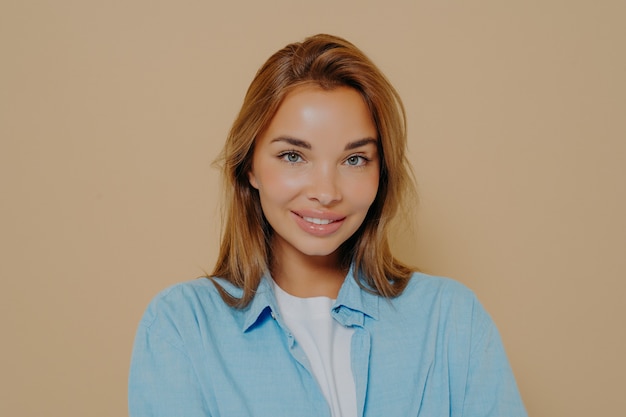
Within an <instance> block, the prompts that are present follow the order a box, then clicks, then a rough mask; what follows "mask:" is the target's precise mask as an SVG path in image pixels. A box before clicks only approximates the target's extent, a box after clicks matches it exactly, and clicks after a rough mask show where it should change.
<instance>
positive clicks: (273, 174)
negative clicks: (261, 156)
mask: <svg viewBox="0 0 626 417" xmlns="http://www.w3.org/2000/svg"><path fill="white" fill-rule="evenodd" d="M254 176H255V178H256V181H257V183H258V185H259V191H260V193H261V194H262V195H264V196H265V197H266V198H269V199H271V200H273V201H282V200H284V201H286V200H289V199H290V198H291V197H292V196H293V194H294V193H297V192H298V191H299V190H301V189H302V187H303V186H304V184H305V183H306V179H305V178H304V176H302V175H295V174H294V172H292V171H289V170H285V169H280V168H279V167H275V166H272V165H265V166H262V165H259V166H258V169H257V170H255V172H254Z"/></svg>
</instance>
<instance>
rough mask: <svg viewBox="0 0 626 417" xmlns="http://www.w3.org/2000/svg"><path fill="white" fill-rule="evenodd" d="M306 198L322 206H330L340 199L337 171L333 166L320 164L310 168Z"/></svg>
mask: <svg viewBox="0 0 626 417" xmlns="http://www.w3.org/2000/svg"><path fill="white" fill-rule="evenodd" d="M310 174H311V178H310V181H309V187H308V190H307V198H308V199H309V200H315V201H317V202H319V204H321V205H322V206H332V205H333V204H336V203H337V202H339V201H341V199H342V193H341V187H340V184H339V180H340V179H339V173H338V172H337V170H336V169H335V167H331V166H326V165H324V166H320V167H318V169H314V170H312V172H311V173H310Z"/></svg>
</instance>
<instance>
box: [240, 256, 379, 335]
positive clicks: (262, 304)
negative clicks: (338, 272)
mask: <svg viewBox="0 0 626 417" xmlns="http://www.w3.org/2000/svg"><path fill="white" fill-rule="evenodd" d="M271 280H272V278H271V277H270V276H269V274H265V275H264V276H263V277H262V278H261V281H260V282H259V286H258V288H257V290H256V294H255V295H254V297H253V298H252V301H251V302H250V304H248V306H247V307H246V308H245V309H244V311H243V313H244V320H243V327H242V331H243V332H247V331H248V330H250V329H251V328H252V327H253V326H254V325H255V324H256V323H257V322H259V321H260V320H264V319H266V318H267V317H268V316H269V317H271V316H272V314H274V312H278V305H277V302H276V297H275V295H274V290H273V288H272V284H271ZM362 285H366V284H365V283H362ZM379 302H380V296H378V295H376V294H372V293H370V292H368V291H366V290H365V289H363V288H361V286H360V285H359V283H357V281H356V278H355V277H354V271H353V268H352V267H351V268H350V270H349V271H348V274H347V275H346V278H345V279H344V282H343V284H342V286H341V289H340V290H339V295H338V296H337V301H336V302H335V304H334V306H333V310H335V311H340V310H342V307H345V308H347V309H348V310H350V311H351V312H356V313H361V314H360V316H361V320H357V322H362V315H367V316H369V317H371V318H373V319H374V320H378V310H379V306H378V304H379ZM351 315H352V314H351ZM350 321H353V320H350ZM355 324H356V323H355Z"/></svg>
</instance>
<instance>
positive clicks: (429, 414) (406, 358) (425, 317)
mask: <svg viewBox="0 0 626 417" xmlns="http://www.w3.org/2000/svg"><path fill="white" fill-rule="evenodd" d="M217 281H218V282H219V283H220V284H221V285H222V286H223V287H224V288H225V289H226V290H227V291H228V292H229V293H231V294H233V295H236V296H237V295H240V294H241V290H239V289H237V288H234V287H233V286H232V285H231V284H229V283H227V282H225V281H224V280H220V279H217ZM332 316H333V318H334V319H335V320H337V321H338V322H339V323H341V324H342V325H344V326H351V327H354V329H355V331H354V335H353V337H352V352H351V355H352V358H351V361H352V371H353V374H354V380H355V384H356V393H357V409H358V415H359V416H366V417H367V416H372V417H381V416H385V417H396V416H397V417H409V416H424V417H438V416H459V417H460V416H464V417H478V416H493V417H496V416H497V417H505V416H506V417H515V416H526V412H525V410H524V406H523V404H522V401H521V398H520V396H519V393H518V390H517V386H516V383H515V379H514V377H513V374H512V372H511V369H510V366H509V363H508V361H507V358H506V354H505V352H504V349H503V346H502V342H501V340H500V336H499V334H498V331H497V329H496V327H495V326H494V324H493V322H492V320H491V319H490V317H489V316H488V314H487V313H486V312H485V310H484V309H483V308H482V306H481V305H480V303H479V302H478V301H477V299H476V298H475V296H474V295H473V293H472V292H471V291H470V290H468V289H467V288H466V287H464V286H463V285H461V284H459V283H457V282H455V281H452V280H449V279H444V278H437V277H431V276H428V275H424V274H420V273H415V274H414V275H413V277H412V278H411V280H410V282H409V284H408V286H407V288H406V289H405V291H404V292H403V293H402V295H400V296H399V297H396V298H393V299H386V298H382V297H380V296H377V295H373V294H370V293H368V292H366V291H364V290H362V289H361V288H360V287H359V285H358V284H357V283H356V282H355V281H354V278H353V276H352V274H351V273H350V274H348V276H347V278H346V280H345V282H344V284H343V286H342V288H341V290H340V292H339V295H338V298H337V301H336V303H335V304H334V306H333V308H332ZM129 408H130V415H131V417H146V416H151V417H157V416H168V417H173V416H182V417H200V416H212V417H218V416H221V417H235V416H258V417H277V416H298V417H307V416H315V417H323V416H329V417H330V412H329V408H328V405H327V403H326V401H325V399H324V396H323V395H322V392H321V390H320V388H319V387H318V385H317V383H316V380H315V378H314V377H313V375H312V373H311V372H310V369H309V364H308V361H307V359H306V356H305V354H304V352H303V350H302V349H301V348H300V346H299V345H298V343H297V342H296V340H295V339H294V337H293V336H292V335H291V333H290V332H289V329H287V328H286V326H285V325H284V323H283V320H282V318H281V317H280V315H279V310H278V308H277V306H276V300H275V298H274V293H273V291H272V288H271V285H270V283H269V278H268V277H264V278H263V279H262V280H261V283H260V285H259V288H258V291H257V293H256V295H255V297H254V298H253V300H252V302H251V303H250V304H249V305H248V307H246V308H245V309H243V310H238V309H234V308H231V307H228V306H227V305H226V304H225V303H224V302H223V301H222V299H221V298H220V296H219V293H218V292H217V290H216V289H215V287H214V285H213V283H211V282H210V281H209V280H208V279H206V278H205V279H198V280H195V281H191V282H187V283H182V284H178V285H175V286H173V287H171V288H169V289H167V290H165V291H163V292H162V293H161V294H159V295H158V296H157V297H156V298H155V299H154V300H153V301H152V302H151V304H150V306H149V307H148V309H147V311H146V313H145V315H144V317H143V318H142V320H141V322H140V324H139V329H138V331H137V335H136V339H135V345H134V350H133V357H132V363H131V369H130V378H129Z"/></svg>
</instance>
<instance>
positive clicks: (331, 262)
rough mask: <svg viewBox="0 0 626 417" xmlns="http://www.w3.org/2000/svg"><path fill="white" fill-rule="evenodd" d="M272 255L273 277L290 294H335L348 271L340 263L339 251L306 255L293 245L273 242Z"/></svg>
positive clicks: (298, 295) (307, 295)
mask: <svg viewBox="0 0 626 417" xmlns="http://www.w3.org/2000/svg"><path fill="white" fill-rule="evenodd" d="M272 256H273V261H272V268H271V270H272V278H274V281H275V282H276V283H277V284H278V286H280V288H282V289H283V290H285V291H286V292H288V293H289V294H291V295H295V296H296V297H302V298H308V297H318V296H325V297H329V298H333V299H335V298H337V295H338V294H339V289H340V288H341V285H342V284H343V281H344V279H345V277H346V273H347V271H346V270H345V269H343V268H341V267H340V266H339V256H338V253H333V254H331V255H328V256H308V255H304V254H302V253H300V252H298V251H297V250H295V249H294V248H285V247H282V245H275V247H274V248H273V251H272Z"/></svg>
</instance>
